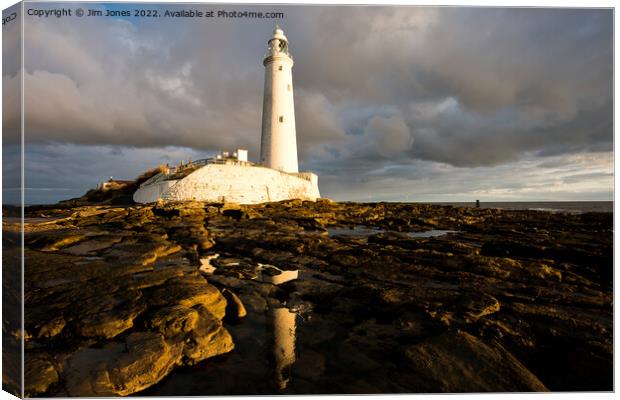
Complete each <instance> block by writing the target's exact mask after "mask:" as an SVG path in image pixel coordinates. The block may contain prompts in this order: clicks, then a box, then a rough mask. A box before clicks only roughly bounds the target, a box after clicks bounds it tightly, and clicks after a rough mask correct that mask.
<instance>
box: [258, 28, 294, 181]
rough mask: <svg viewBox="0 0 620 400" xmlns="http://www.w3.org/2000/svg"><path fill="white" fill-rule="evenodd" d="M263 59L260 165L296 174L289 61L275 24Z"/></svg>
mask: <svg viewBox="0 0 620 400" xmlns="http://www.w3.org/2000/svg"><path fill="white" fill-rule="evenodd" d="M267 45H268V50H267V54H266V55H265V59H264V60H263V65H264V66H265V88H264V92H263V124H262V131H261V149H260V162H261V164H262V165H263V166H265V167H268V168H272V169H275V170H278V171H282V172H288V173H297V172H299V168H298V165H297V138H296V132H295V105H294V102H293V58H292V56H291V55H290V53H289V46H288V39H287V38H286V36H284V32H283V31H282V29H280V28H279V27H278V26H277V25H276V28H275V29H274V31H273V35H272V36H271V38H270V39H269V41H268V42H267Z"/></svg>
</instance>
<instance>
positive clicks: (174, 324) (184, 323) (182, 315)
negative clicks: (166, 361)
mask: <svg viewBox="0 0 620 400" xmlns="http://www.w3.org/2000/svg"><path fill="white" fill-rule="evenodd" d="M198 318H199V315H198V311H196V310H195V309H193V308H189V307H185V306H172V307H164V308H161V309H159V310H157V311H156V312H155V313H154V314H153V316H152V317H150V318H149V320H148V322H147V325H148V327H149V328H151V329H154V330H156V331H158V332H161V333H162V334H163V335H164V337H167V338H168V337H172V336H176V335H178V334H182V333H186V332H191V331H192V330H193V329H194V328H195V327H196V324H197V323H198Z"/></svg>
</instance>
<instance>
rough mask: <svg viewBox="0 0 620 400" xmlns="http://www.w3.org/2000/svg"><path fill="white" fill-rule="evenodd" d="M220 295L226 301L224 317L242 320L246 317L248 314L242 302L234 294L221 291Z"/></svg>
mask: <svg viewBox="0 0 620 400" xmlns="http://www.w3.org/2000/svg"><path fill="white" fill-rule="evenodd" d="M222 294H223V295H224V298H225V299H226V302H227V305H226V316H227V317H229V316H230V317H231V318H233V319H239V318H243V317H245V316H246V315H248V312H247V311H246V309H245V306H244V305H243V302H242V301H241V299H240V298H239V296H237V295H236V294H235V293H234V292H232V291H231V290H229V289H226V288H224V289H222Z"/></svg>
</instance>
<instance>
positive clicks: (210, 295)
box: [150, 276, 226, 319]
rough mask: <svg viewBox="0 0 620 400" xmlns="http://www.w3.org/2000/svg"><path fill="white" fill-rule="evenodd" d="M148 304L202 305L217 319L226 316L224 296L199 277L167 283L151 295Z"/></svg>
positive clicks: (177, 279) (186, 277)
mask: <svg viewBox="0 0 620 400" xmlns="http://www.w3.org/2000/svg"><path fill="white" fill-rule="evenodd" d="M150 304H152V305H156V306H160V305H167V304H177V305H181V306H185V307H193V306H195V305H202V306H203V307H205V308H206V309H208V310H209V312H210V313H211V314H213V315H214V316H215V317H216V318H218V319H222V318H224V315H225V314H226V299H225V298H224V296H222V294H221V293H220V291H219V290H217V288H216V287H215V286H213V285H209V284H208V283H207V281H206V280H205V279H204V278H202V277H200V276H185V277H183V278H173V279H171V280H169V281H167V282H166V284H165V285H164V286H163V287H161V288H159V289H157V290H156V291H155V292H154V293H153V294H152V296H151V299H150Z"/></svg>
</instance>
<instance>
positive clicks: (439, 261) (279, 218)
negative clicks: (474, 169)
mask: <svg viewBox="0 0 620 400" xmlns="http://www.w3.org/2000/svg"><path fill="white" fill-rule="evenodd" d="M25 222H26V224H25V251H24V255H25V288H24V290H25V332H24V336H25V344H26V353H25V357H26V360H25V362H26V366H25V379H26V382H25V386H26V395H27V396H114V395H130V394H133V393H140V394H157V395H172V394H177V395H209V394H269V393H273V394H276V393H291V394H295V393H297V394H300V393H308V394H311V393H406V392H408V393H420V392H423V393H428V392H471V391H473V392H481V391H495V392H502V391H520V392H527V391H547V390H551V391H563V390H589V391H590V390H605V391H607V390H612V389H613V386H612V385H613V376H612V374H613V359H612V349H613V336H612V332H613V330H612V329H613V319H612V299H613V292H612V286H613V283H612V272H613V234H612V229H613V219H612V214H611V213H585V214H562V213H550V212H540V211H508V210H499V209H476V208H457V207H451V206H438V205H423V204H398V203H373V204H365V203H335V202H331V201H327V200H321V201H318V202H316V203H314V202H301V201H296V200H292V201H284V202H279V203H267V204H262V205H254V206H239V205H232V204H225V205H221V204H204V203H182V204H157V205H145V206H135V205H133V206H113V205H104V206H76V207H72V208H67V207H63V208H54V207H53V206H50V207H37V208H32V209H26V221H25ZM3 232H4V263H5V265H9V264H10V260H11V259H13V260H18V259H19V256H20V248H19V242H20V241H19V238H18V235H19V224H18V222H17V220H13V221H11V220H10V219H8V220H5V221H4V224H3ZM7 260H8V262H9V264H7ZM5 290H6V289H5ZM282 335H284V339H283V338H282ZM286 335H289V336H291V337H288V338H287V337H286ZM274 343H275V345H274ZM270 349H274V351H271V350H270ZM145 389H146V391H145Z"/></svg>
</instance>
